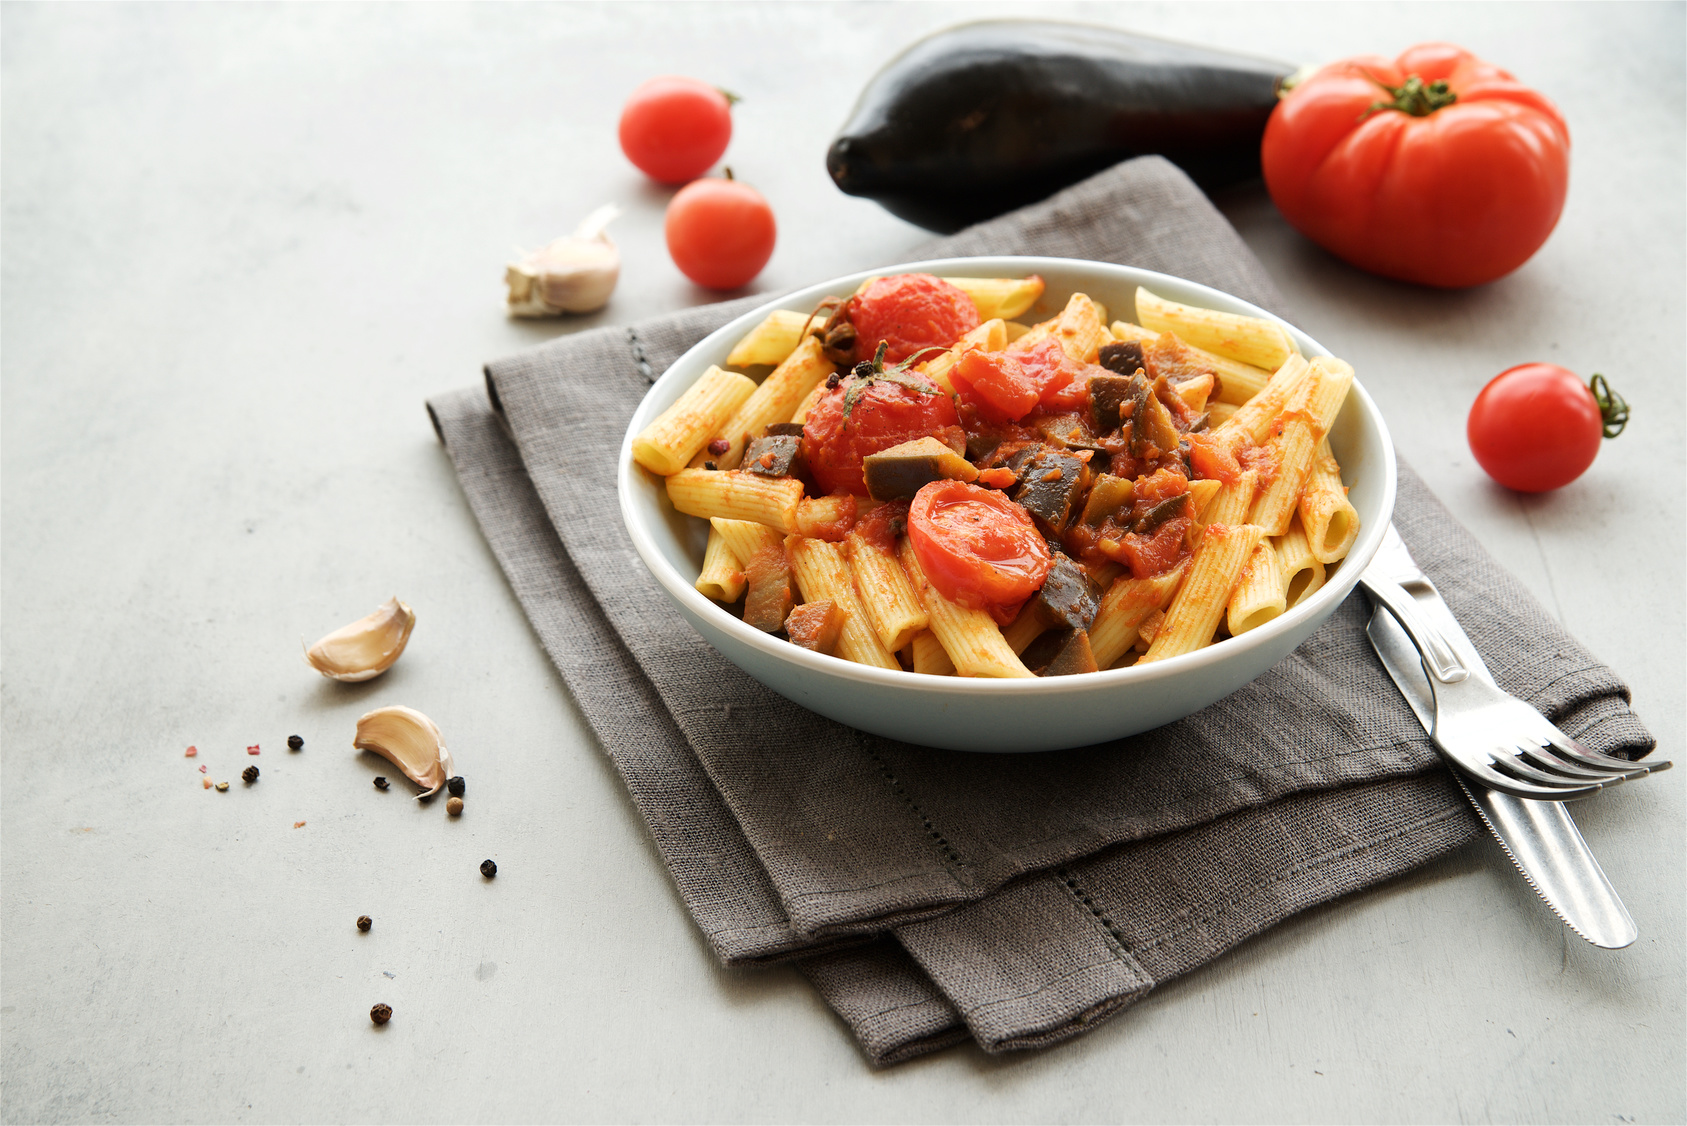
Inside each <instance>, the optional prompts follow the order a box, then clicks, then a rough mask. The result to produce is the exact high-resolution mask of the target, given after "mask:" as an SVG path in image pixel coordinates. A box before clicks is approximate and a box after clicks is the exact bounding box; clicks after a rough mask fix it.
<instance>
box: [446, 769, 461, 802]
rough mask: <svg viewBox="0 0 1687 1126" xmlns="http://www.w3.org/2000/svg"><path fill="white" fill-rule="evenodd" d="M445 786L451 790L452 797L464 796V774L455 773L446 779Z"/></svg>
mask: <svg viewBox="0 0 1687 1126" xmlns="http://www.w3.org/2000/svg"><path fill="white" fill-rule="evenodd" d="M445 788H446V789H447V790H449V791H451V796H452V797H454V798H460V797H462V796H463V790H464V789H465V788H466V784H465V783H464V782H463V776H462V775H461V774H453V775H452V776H451V777H450V778H447V779H446V780H445Z"/></svg>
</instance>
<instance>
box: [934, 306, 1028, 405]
mask: <svg viewBox="0 0 1687 1126" xmlns="http://www.w3.org/2000/svg"><path fill="white" fill-rule="evenodd" d="M1007 344H1008V332H1007V325H1006V324H1005V323H1003V321H1002V320H1001V318H999V317H998V318H996V319H994V320H988V321H985V322H984V323H983V324H981V325H979V326H978V327H977V328H975V329H973V330H972V331H971V332H969V333H967V334H966V335H965V336H963V337H961V338H960V339H959V340H957V341H955V345H954V347H952V348H950V349H949V350H948V351H947V352H945V353H943V354H942V355H941V356H933V357H932V358H931V359H929V360H927V361H926V362H925V363H923V364H921V365H920V369H919V370H920V372H921V374H923V375H925V376H926V378H928V379H930V380H931V381H932V382H933V383H935V384H937V385H938V386H939V387H941V388H943V390H945V391H947V392H948V393H949V394H951V395H953V394H954V393H955V387H954V385H953V384H952V383H950V382H949V369H950V368H952V367H954V366H955V364H956V363H958V362H959V361H960V358H961V356H962V354H963V353H965V352H967V351H969V350H971V349H974V348H976V349H978V350H979V351H981V352H1000V351H1001V350H1002V349H1003V348H1006V347H1007Z"/></svg>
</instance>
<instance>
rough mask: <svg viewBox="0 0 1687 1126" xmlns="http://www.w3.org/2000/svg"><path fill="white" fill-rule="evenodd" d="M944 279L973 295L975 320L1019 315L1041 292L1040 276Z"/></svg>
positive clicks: (1004, 318)
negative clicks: (976, 311) (976, 315)
mask: <svg viewBox="0 0 1687 1126" xmlns="http://www.w3.org/2000/svg"><path fill="white" fill-rule="evenodd" d="M943 280H944V281H946V282H948V283H949V284H950V285H952V286H954V287H955V288H956V289H958V290H960V291H961V292H962V293H964V294H966V295H967V296H968V297H970V298H972V303H973V304H974V305H976V306H978V319H979V320H981V321H988V320H993V319H1001V320H1008V319H1011V318H1013V317H1017V316H1019V314H1021V313H1023V312H1024V311H1025V310H1027V309H1029V308H1030V307H1031V306H1032V305H1035V304H1036V303H1037V298H1039V297H1041V296H1042V295H1043V279H1042V278H1040V277H1038V276H1037V275H1035V274H1032V275H1031V276H1030V277H1028V278H944V279H943Z"/></svg>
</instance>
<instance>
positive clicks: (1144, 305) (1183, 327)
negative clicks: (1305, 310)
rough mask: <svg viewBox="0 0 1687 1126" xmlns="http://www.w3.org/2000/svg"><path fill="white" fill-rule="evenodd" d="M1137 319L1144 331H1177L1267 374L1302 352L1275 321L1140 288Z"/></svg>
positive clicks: (1191, 341) (1197, 344)
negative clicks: (1181, 301)
mask: <svg viewBox="0 0 1687 1126" xmlns="http://www.w3.org/2000/svg"><path fill="white" fill-rule="evenodd" d="M1136 319H1137V323H1139V324H1141V325H1142V327H1144V328H1147V329H1152V330H1153V331H1155V332H1174V333H1176V334H1177V336H1178V338H1179V339H1180V340H1183V341H1185V342H1187V343H1189V344H1193V345H1194V346H1195V347H1197V348H1204V349H1205V350H1207V351H1209V352H1216V353H1218V354H1219V355H1220V356H1226V357H1228V358H1230V359H1232V360H1239V361H1241V362H1242V363H1245V364H1252V365H1253V366H1255V367H1259V368H1264V369H1265V370H1267V371H1275V370H1276V369H1277V368H1279V367H1281V366H1282V365H1283V361H1285V360H1287V359H1288V358H1289V357H1290V356H1292V355H1295V354H1297V353H1298V352H1299V351H1300V349H1299V348H1297V347H1295V343H1294V340H1293V338H1292V337H1290V336H1289V334H1288V331H1287V330H1285V329H1284V328H1283V326H1282V325H1280V324H1278V323H1277V322H1276V321H1268V320H1265V319H1264V318H1261V317H1244V316H1239V315H1237V314H1235V313H1220V312H1217V311H1216V310H1213V309H1200V308H1196V307H1195V306H1193V305H1181V304H1179V303H1178V302H1176V301H1168V300H1166V299H1165V298H1163V297H1159V296H1157V295H1155V294H1153V293H1150V292H1149V291H1148V290H1146V289H1144V288H1142V287H1141V286H1138V287H1137V290H1136Z"/></svg>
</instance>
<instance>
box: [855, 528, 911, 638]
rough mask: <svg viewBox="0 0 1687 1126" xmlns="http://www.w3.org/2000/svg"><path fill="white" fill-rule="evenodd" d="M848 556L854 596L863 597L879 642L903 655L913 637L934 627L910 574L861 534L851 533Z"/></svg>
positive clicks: (894, 557) (888, 553)
mask: <svg viewBox="0 0 1687 1126" xmlns="http://www.w3.org/2000/svg"><path fill="white" fill-rule="evenodd" d="M844 549H845V553H846V554H847V555H848V556H849V570H850V574H851V575H852V576H853V577H854V579H855V592H856V594H858V595H860V597H861V604H862V607H863V608H864V609H865V610H866V611H867V620H868V621H869V622H870V623H872V626H873V632H874V633H876V634H878V635H879V641H880V643H882V644H883V645H884V647H885V648H886V649H889V650H890V651H891V652H892V653H896V652H899V651H901V650H902V649H903V648H904V647H905V646H906V645H907V644H908V642H909V641H910V640H912V639H913V637H914V635H915V634H917V633H919V632H920V631H921V630H923V629H925V628H926V627H927V626H928V625H930V624H931V617H930V615H928V614H927V613H926V610H925V607H924V606H922V605H920V596H919V595H918V594H916V593H914V587H913V584H912V583H910V582H909V581H908V573H907V572H906V571H904V570H903V569H902V564H900V563H898V562H897V561H896V556H894V555H892V554H891V553H890V552H888V551H886V550H885V549H884V548H882V547H880V546H879V545H878V544H876V543H873V542H872V541H870V540H868V539H867V538H866V537H865V536H863V535H862V534H861V533H860V532H851V533H850V535H849V538H848V539H847V540H846V541H844Z"/></svg>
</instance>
